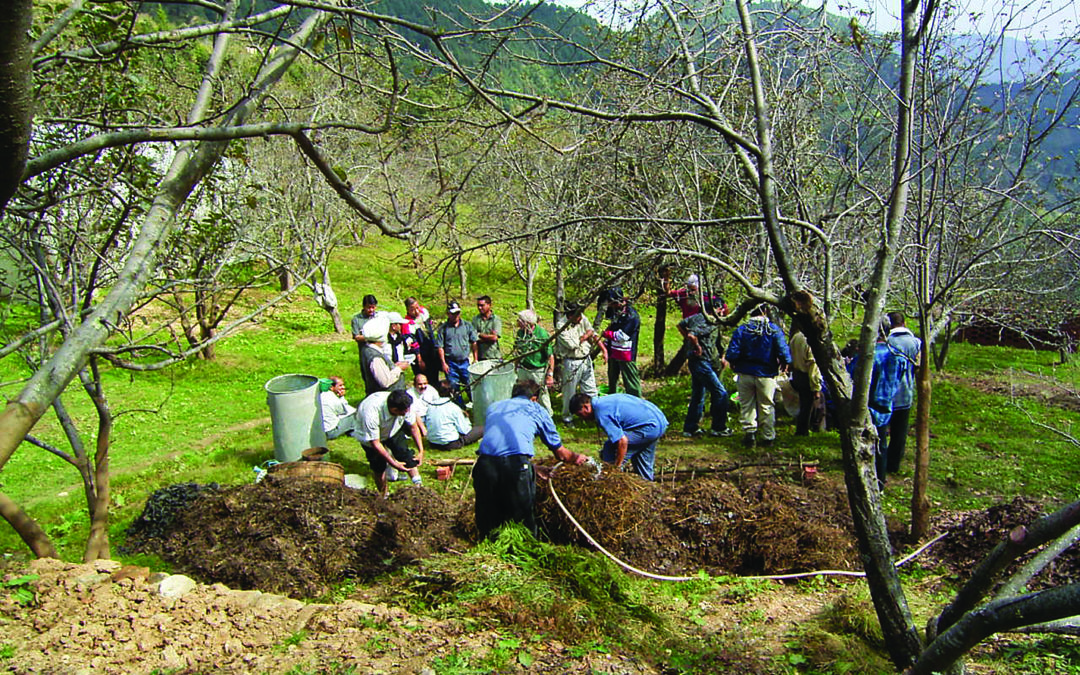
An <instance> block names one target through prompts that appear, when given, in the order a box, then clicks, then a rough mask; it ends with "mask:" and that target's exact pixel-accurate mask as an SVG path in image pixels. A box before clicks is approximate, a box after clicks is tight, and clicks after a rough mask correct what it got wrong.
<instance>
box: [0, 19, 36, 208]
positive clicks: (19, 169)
mask: <svg viewBox="0 0 1080 675" xmlns="http://www.w3.org/2000/svg"><path fill="white" fill-rule="evenodd" d="M5 4H6V6H7V9H5V10H4V11H2V12H0V214H2V213H3V212H4V209H5V208H6V207H7V203H8V201H9V200H10V199H11V197H12V195H14V194H15V190H16V189H18V187H19V184H20V183H21V182H22V176H23V171H24V169H25V168H26V158H27V155H28V153H29V149H30V130H31V128H32V125H33V109H34V96H33V89H32V80H31V74H32V72H33V70H32V68H31V56H32V54H31V49H30V26H31V22H32V19H33V10H34V3H33V0H9V2H7V3H5Z"/></svg>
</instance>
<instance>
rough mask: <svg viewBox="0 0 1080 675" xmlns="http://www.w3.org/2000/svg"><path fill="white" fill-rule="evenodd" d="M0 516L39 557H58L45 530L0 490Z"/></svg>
mask: <svg viewBox="0 0 1080 675" xmlns="http://www.w3.org/2000/svg"><path fill="white" fill-rule="evenodd" d="M0 516H3V517H4V520H6V521H7V522H8V524H9V525H11V529H13V530H15V532H16V534H18V535H19V538H20V539H22V540H23V542H24V543H25V544H26V545H27V546H28V547H30V551H31V552H32V553H33V554H34V555H36V556H37V557H39V558H58V557H59V556H58V555H56V547H55V546H53V543H52V540H50V539H49V535H47V534H45V530H43V529H41V526H40V525H38V524H37V521H35V520H34V519H33V518H31V517H30V516H28V515H26V511H23V510H22V508H21V507H20V506H19V505H18V504H16V503H15V502H13V501H11V498H10V497H8V496H7V495H6V494H4V493H3V492H0Z"/></svg>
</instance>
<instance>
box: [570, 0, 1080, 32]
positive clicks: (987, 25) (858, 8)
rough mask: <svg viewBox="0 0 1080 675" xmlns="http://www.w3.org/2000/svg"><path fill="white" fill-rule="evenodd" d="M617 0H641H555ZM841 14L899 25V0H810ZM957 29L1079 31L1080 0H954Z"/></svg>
mask: <svg viewBox="0 0 1080 675" xmlns="http://www.w3.org/2000/svg"><path fill="white" fill-rule="evenodd" d="M616 1H618V2H619V3H620V4H621V5H623V6H633V5H637V4H639V3H640V0H554V2H556V3H558V4H561V5H567V6H570V7H578V8H580V7H583V6H586V5H588V6H590V7H593V8H610V7H611V5H612V4H613V3H614V2H616ZM821 2H825V3H826V5H827V6H828V9H829V11H830V12H832V13H834V14H839V15H841V16H852V15H858V16H859V22H860V23H861V24H863V25H864V26H867V27H868V28H870V29H871V30H875V31H878V32H884V31H896V30H898V28H899V25H900V20H899V15H900V0H892V1H891V2H890V1H888V0H809V1H808V2H805V4H807V5H809V6H811V7H820V6H821ZM954 4H955V6H956V27H955V29H954V32H956V33H961V34H964V33H972V32H975V33H981V34H997V33H999V32H1000V31H1001V30H1002V29H1003V28H1004V29H1005V30H1007V32H1008V36H1009V37H1013V38H1017V39H1025V38H1027V39H1054V38H1060V37H1063V36H1068V35H1074V34H1076V33H1077V31H1080V2H1077V1H1076V0H955V2H954Z"/></svg>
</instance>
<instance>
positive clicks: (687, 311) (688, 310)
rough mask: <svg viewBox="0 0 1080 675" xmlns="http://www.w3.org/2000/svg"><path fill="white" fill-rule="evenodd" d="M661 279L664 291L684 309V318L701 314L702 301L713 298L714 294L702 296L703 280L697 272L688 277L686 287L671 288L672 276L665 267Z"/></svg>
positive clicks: (680, 308) (681, 309)
mask: <svg viewBox="0 0 1080 675" xmlns="http://www.w3.org/2000/svg"><path fill="white" fill-rule="evenodd" d="M661 281H662V282H663V288H664V292H665V293H667V296H668V297H669V298H671V299H673V300H674V301H675V303H676V304H678V305H679V310H680V311H682V318H684V319H688V318H690V317H692V316H694V315H695V314H701V311H702V309H701V303H702V302H708V301H709V300H710V299H711V298H712V296H705V297H702V295H701V280H700V279H698V275H696V274H691V275H690V276H688V277H686V286H685V287H683V288H675V289H673V288H671V276H670V275H669V273H668V270H667V269H666V268H665V269H664V270H663V276H662V277H661Z"/></svg>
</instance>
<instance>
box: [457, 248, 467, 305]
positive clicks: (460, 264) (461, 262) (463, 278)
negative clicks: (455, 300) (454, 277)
mask: <svg viewBox="0 0 1080 675" xmlns="http://www.w3.org/2000/svg"><path fill="white" fill-rule="evenodd" d="M456 262H457V273H458V297H459V298H461V300H462V301H464V300H465V297H466V296H467V295H468V294H469V271H468V270H466V269H465V256H463V255H458V256H457V259H456Z"/></svg>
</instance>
